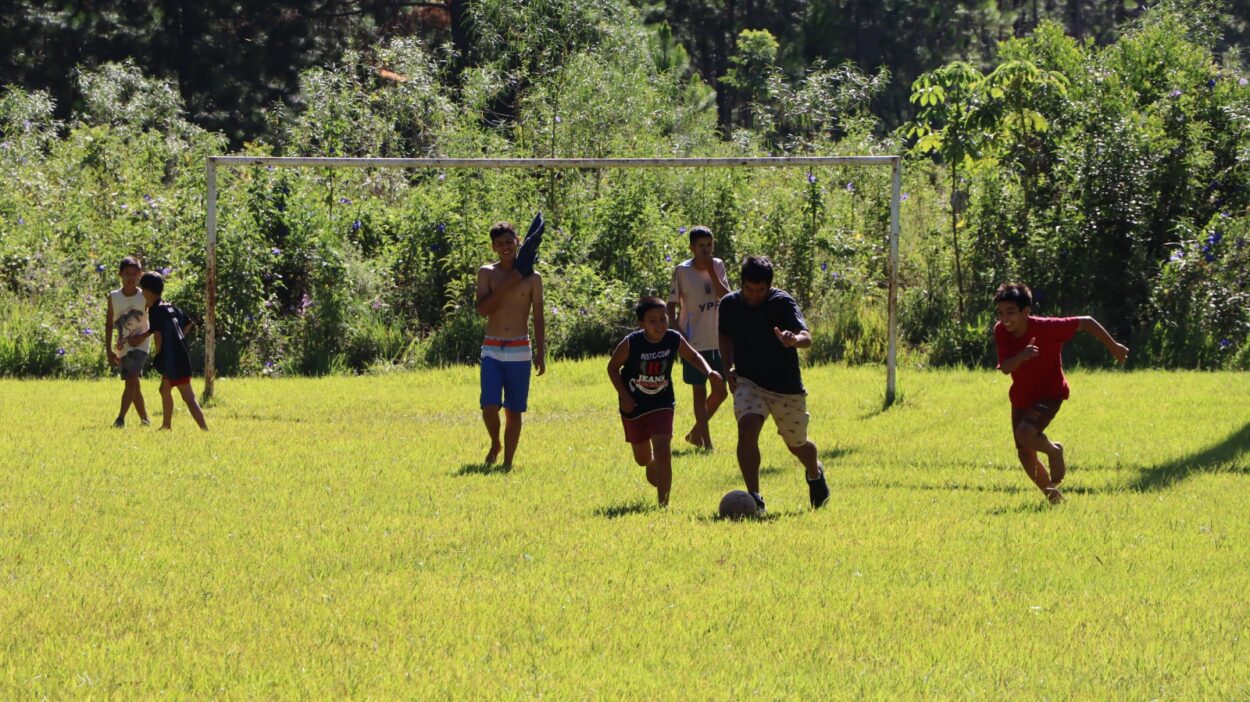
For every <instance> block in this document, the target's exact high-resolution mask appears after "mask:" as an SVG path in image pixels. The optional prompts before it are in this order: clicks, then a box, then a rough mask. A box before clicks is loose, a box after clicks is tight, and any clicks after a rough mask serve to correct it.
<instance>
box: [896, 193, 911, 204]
mask: <svg viewBox="0 0 1250 702" xmlns="http://www.w3.org/2000/svg"><path fill="white" fill-rule="evenodd" d="M898 199H899V200H900V201H902V202H907V201H908V200H910V199H911V193H903V194H902V195H900V196H899V198H898Z"/></svg>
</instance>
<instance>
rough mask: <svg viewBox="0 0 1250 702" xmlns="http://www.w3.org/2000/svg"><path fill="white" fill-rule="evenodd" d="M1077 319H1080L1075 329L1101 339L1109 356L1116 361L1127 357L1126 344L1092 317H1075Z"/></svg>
mask: <svg viewBox="0 0 1250 702" xmlns="http://www.w3.org/2000/svg"><path fill="white" fill-rule="evenodd" d="M1077 319H1079V320H1080V323H1079V325H1078V326H1077V331H1083V332H1085V333H1087V334H1090V335H1091V336H1093V337H1094V338H1095V339H1098V340H1099V341H1101V342H1102V345H1103V346H1106V347H1107V350H1108V351H1110V352H1111V356H1112V357H1113V358H1115V360H1116V362H1117V363H1124V361H1125V359H1127V358H1128V347H1127V346H1125V345H1124V344H1121V343H1118V342H1117V341H1116V340H1115V339H1114V338H1113V337H1112V336H1111V334H1110V333H1109V332H1108V331H1107V330H1106V329H1103V327H1102V325H1101V324H1099V323H1098V320H1096V319H1094V318H1093V317H1077Z"/></svg>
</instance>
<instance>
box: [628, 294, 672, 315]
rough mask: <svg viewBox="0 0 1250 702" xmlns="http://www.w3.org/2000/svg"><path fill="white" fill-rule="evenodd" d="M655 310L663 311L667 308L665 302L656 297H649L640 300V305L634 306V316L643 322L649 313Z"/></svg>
mask: <svg viewBox="0 0 1250 702" xmlns="http://www.w3.org/2000/svg"><path fill="white" fill-rule="evenodd" d="M654 309H661V310H663V309H667V308H666V307H665V305H664V301H663V300H661V299H660V298H658V297H656V296H654V295H647V296H646V297H644V298H642V299H641V300H639V301H638V304H636V305H634V316H635V317H637V318H638V321H639V322H641V321H642V319H643V317H646V316H647V313H648V312H650V311H651V310H654Z"/></svg>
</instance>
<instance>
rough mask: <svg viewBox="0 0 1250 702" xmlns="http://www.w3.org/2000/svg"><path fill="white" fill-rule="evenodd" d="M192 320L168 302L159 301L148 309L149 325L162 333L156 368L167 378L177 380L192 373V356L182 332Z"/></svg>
mask: <svg viewBox="0 0 1250 702" xmlns="http://www.w3.org/2000/svg"><path fill="white" fill-rule="evenodd" d="M190 321H191V320H189V319H187V316H186V315H185V314H183V312H182V310H180V309H178V308H177V307H174V306H173V305H171V304H170V303H168V302H158V303H156V304H155V305H152V307H151V309H149V310H148V325H149V326H150V327H151V328H152V330H153V331H158V332H160V333H161V352H160V354H159V355H157V357H156V369H157V370H158V371H160V374H161V375H163V376H164V377H166V378H170V379H172V380H177V379H179V378H186V377H188V376H190V375H191V356H190V354H189V353H187V342H186V337H185V336H184V335H183V333H182V330H183V329H184V328H186V326H187V325H188V324H190Z"/></svg>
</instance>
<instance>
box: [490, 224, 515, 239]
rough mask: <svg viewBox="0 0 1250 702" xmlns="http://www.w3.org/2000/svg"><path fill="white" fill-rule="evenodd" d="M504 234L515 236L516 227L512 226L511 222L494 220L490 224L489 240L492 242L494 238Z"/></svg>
mask: <svg viewBox="0 0 1250 702" xmlns="http://www.w3.org/2000/svg"><path fill="white" fill-rule="evenodd" d="M505 234H511V235H512V236H516V227H514V226H512V222H495V223H494V224H492V225H490V240H491V242H492V243H493V242H494V241H495V239H498V238H499V237H501V236H504V235H505Z"/></svg>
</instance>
